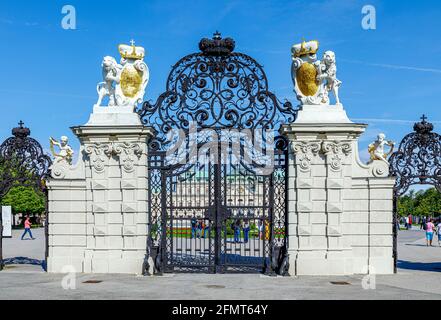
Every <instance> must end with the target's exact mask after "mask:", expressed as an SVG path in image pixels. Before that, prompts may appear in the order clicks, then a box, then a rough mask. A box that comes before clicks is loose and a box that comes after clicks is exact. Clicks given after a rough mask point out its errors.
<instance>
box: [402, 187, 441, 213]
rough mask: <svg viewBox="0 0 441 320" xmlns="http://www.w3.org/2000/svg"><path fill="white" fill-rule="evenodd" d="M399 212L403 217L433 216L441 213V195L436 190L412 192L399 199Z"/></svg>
mask: <svg viewBox="0 0 441 320" xmlns="http://www.w3.org/2000/svg"><path fill="white" fill-rule="evenodd" d="M397 210H398V214H399V215H401V216H405V215H408V214H413V215H416V216H431V215H433V214H438V213H441V194H440V193H439V192H438V190H436V189H435V188H430V189H427V190H421V191H418V192H415V191H414V190H411V191H410V192H409V193H408V194H406V195H404V196H402V197H400V198H399V199H398V203H397Z"/></svg>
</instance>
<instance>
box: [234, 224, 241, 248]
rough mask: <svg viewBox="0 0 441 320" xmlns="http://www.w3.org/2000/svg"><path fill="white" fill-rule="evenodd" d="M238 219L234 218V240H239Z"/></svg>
mask: <svg viewBox="0 0 441 320" xmlns="http://www.w3.org/2000/svg"><path fill="white" fill-rule="evenodd" d="M240 225H241V223H240V219H237V220H236V223H235V224H234V242H236V243H237V242H240Z"/></svg>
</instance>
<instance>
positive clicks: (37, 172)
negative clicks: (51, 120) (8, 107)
mask: <svg viewBox="0 0 441 320" xmlns="http://www.w3.org/2000/svg"><path fill="white" fill-rule="evenodd" d="M23 125H24V123H23V122H22V121H20V123H19V126H18V127H16V128H14V129H12V135H13V136H12V137H9V138H7V139H6V140H5V141H4V142H3V143H2V144H1V145H0V199H3V197H4V196H5V195H6V194H7V193H8V192H9V190H10V189H11V188H12V187H16V186H25V187H32V188H33V189H34V190H35V191H37V192H41V193H43V194H44V196H45V199H46V223H45V238H46V248H45V249H46V250H45V261H43V262H42V267H43V268H44V269H46V261H47V256H48V241H47V239H48V223H47V219H48V210H47V189H46V184H45V181H46V179H47V178H48V177H49V176H50V170H49V167H50V166H51V165H52V160H51V158H50V157H49V156H48V155H46V154H45V153H44V152H43V148H42V147H41V145H40V143H39V142H38V141H37V140H35V139H33V138H31V137H30V136H29V135H30V134H31V131H30V130H29V128H26V127H24V126H23ZM0 227H1V228H0V229H2V228H3V226H2V223H1V217H0ZM2 231H3V230H0V270H2V269H3V266H4V262H5V261H4V260H3V254H2V251H3V250H2V235H3V232H2ZM14 262H15V263H16V262H17V260H15V261H14ZM18 263H26V260H25V261H18Z"/></svg>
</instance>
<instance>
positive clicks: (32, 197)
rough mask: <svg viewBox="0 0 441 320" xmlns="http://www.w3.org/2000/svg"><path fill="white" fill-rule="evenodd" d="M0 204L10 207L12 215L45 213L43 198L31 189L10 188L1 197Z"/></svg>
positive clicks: (39, 193)
mask: <svg viewBox="0 0 441 320" xmlns="http://www.w3.org/2000/svg"><path fill="white" fill-rule="evenodd" d="M1 204H2V205H3V206H11V207H12V213H13V214H17V213H26V214H33V215H35V214H41V213H43V212H44V211H45V197H44V195H43V194H42V193H41V192H38V193H37V192H36V191H35V190H34V189H33V188H31V187H22V186H17V187H13V188H11V190H9V192H8V193H7V194H6V196H5V197H3V199H2V201H1Z"/></svg>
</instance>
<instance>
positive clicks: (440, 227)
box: [436, 220, 441, 247]
mask: <svg viewBox="0 0 441 320" xmlns="http://www.w3.org/2000/svg"><path fill="white" fill-rule="evenodd" d="M436 233H437V234H438V245H439V246H440V247H441V220H439V221H438V224H437V225H436Z"/></svg>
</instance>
